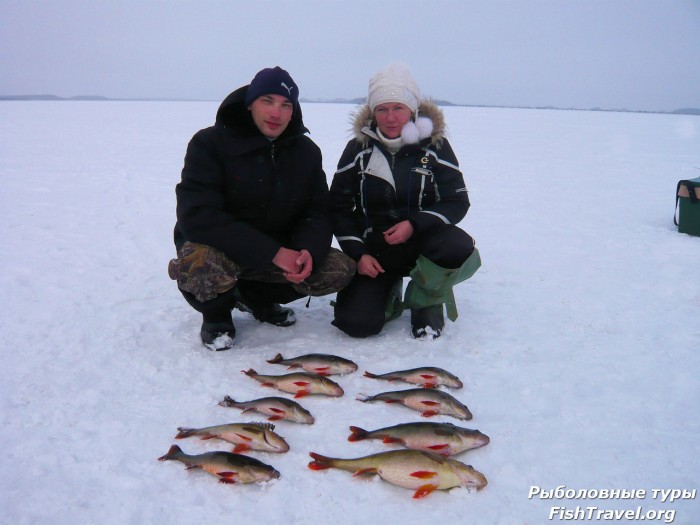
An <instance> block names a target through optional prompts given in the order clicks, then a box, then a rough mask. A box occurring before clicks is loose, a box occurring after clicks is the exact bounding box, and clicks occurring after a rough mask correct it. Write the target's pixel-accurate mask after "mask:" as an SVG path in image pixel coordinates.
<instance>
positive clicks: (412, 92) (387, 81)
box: [367, 63, 420, 113]
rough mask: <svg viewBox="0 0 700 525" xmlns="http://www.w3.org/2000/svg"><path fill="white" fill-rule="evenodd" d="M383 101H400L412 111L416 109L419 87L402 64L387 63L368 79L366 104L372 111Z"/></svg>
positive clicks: (418, 99)
mask: <svg viewBox="0 0 700 525" xmlns="http://www.w3.org/2000/svg"><path fill="white" fill-rule="evenodd" d="M385 102H400V103H401V104H406V105H407V106H408V107H409V108H410V109H411V111H412V112H413V113H415V112H416V111H418V105H419V104H420V89H419V88H418V84H416V81H415V80H414V79H413V76H412V75H411V72H410V71H409V70H408V67H406V66H405V65H404V64H400V63H395V64H389V65H388V66H385V67H384V68H382V69H381V70H380V71H379V72H377V74H376V75H374V76H373V77H372V78H370V79H369V90H368V93H367V104H368V105H369V107H370V109H371V110H372V112H374V108H376V107H377V106H378V105H380V104H384V103H385Z"/></svg>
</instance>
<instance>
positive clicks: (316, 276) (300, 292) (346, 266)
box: [178, 248, 355, 323]
mask: <svg viewBox="0 0 700 525" xmlns="http://www.w3.org/2000/svg"><path fill="white" fill-rule="evenodd" d="M354 273H355V264H354V261H353V260H352V259H350V258H349V257H348V256H347V255H345V254H344V253H342V252H341V251H340V250H336V249H334V248H331V250H330V252H329V253H328V256H327V257H326V259H325V260H324V261H323V263H322V264H320V265H319V266H316V267H315V268H314V271H313V272H312V273H311V275H310V276H309V277H308V278H307V279H306V280H305V281H304V282H302V283H300V284H293V283H290V282H289V281H287V280H286V279H285V278H284V275H283V272H282V270H280V269H279V268H277V267H273V266H270V268H268V269H265V270H242V271H241V272H240V274H239V275H238V281H237V283H236V286H235V288H232V289H230V290H228V291H227V292H224V293H221V294H219V295H217V296H216V297H214V298H213V299H210V300H208V301H199V300H197V298H196V297H195V296H194V294H192V293H190V292H188V291H186V290H183V289H182V288H178V290H180V293H181V294H182V295H183V296H184V298H185V300H186V301H187V302H188V303H189V305H190V306H191V307H192V308H194V309H195V310H197V311H198V312H200V313H201V314H202V315H203V316H204V320H205V321H207V322H210V323H220V322H231V310H232V309H233V308H234V307H235V306H236V302H238V301H239V300H240V298H241V296H242V297H244V298H250V299H252V300H253V302H254V303H255V304H270V303H278V304H287V303H290V302H292V301H295V300H297V299H301V298H302V297H306V296H321V295H328V294H331V293H335V292H337V291H338V290H340V289H342V288H343V287H345V286H346V285H347V284H348V283H349V282H350V279H352V276H353V275H354Z"/></svg>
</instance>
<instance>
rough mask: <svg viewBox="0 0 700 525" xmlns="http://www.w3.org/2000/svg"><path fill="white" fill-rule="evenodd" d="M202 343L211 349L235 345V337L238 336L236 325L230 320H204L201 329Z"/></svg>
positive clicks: (221, 348) (217, 349)
mask: <svg viewBox="0 0 700 525" xmlns="http://www.w3.org/2000/svg"><path fill="white" fill-rule="evenodd" d="M199 335H200V337H201V338H202V343H203V344H204V346H206V347H207V348H208V349H209V350H215V351H221V350H228V349H229V348H231V347H232V346H233V339H234V338H235V337H236V327H235V326H233V322H231V321H230V320H229V321H207V319H206V318H205V319H204V320H203V321H202V328H201V330H200V331H199Z"/></svg>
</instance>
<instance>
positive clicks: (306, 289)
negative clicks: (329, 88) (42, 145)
mask: <svg viewBox="0 0 700 525" xmlns="http://www.w3.org/2000/svg"><path fill="white" fill-rule="evenodd" d="M307 132H308V130H307V129H306V128H305V127H304V124H303V120H302V113H301V107H300V106H299V89H298V87H297V85H296V83H295V82H294V80H292V77H291V76H290V75H289V74H288V73H287V72H286V71H285V70H283V69H281V68H279V67H275V68H268V69H263V70H261V71H260V72H258V73H257V74H256V76H255V78H253V80H252V82H251V83H250V85H248V86H243V87H241V88H239V89H237V90H236V91H234V92H233V93H231V94H230V95H229V96H228V97H226V99H225V100H224V101H223V102H222V103H221V105H220V107H219V109H218V111H217V114H216V123H215V125H214V126H211V127H209V128H206V129H203V130H200V131H199V132H197V133H196V134H195V135H194V137H193V138H192V140H191V141H190V143H189V145H188V148H187V154H186V156H185V165H184V168H183V170H182V180H181V182H180V183H179V184H178V185H177V186H176V189H175V191H176V196H177V224H176V225H175V246H176V248H177V250H178V258H177V259H173V260H172V261H171V262H170V265H169V268H168V270H169V274H170V277H171V278H172V279H175V280H177V282H178V287H179V289H180V291H181V292H182V294H183V296H184V297H185V299H186V300H187V302H188V303H189V304H190V305H191V306H192V307H193V308H194V309H195V310H197V311H199V312H201V313H202V314H203V322H202V328H201V332H200V333H201V338H202V342H203V343H204V344H205V345H207V346H208V347H210V348H212V349H215V350H223V349H227V348H230V347H231V344H232V342H233V338H234V336H235V333H236V330H235V327H234V325H233V322H232V319H231V310H232V309H233V308H239V309H241V310H244V311H247V312H250V313H252V314H253V316H254V317H255V318H256V319H258V320H259V321H261V322H268V323H272V324H274V325H277V326H289V325H291V324H294V322H295V321H296V319H295V317H294V312H293V310H291V309H290V308H285V307H282V306H280V305H279V303H283V304H284V303H288V302H291V301H293V300H295V299H299V298H301V297H304V296H307V295H309V296H311V295H314V296H318V295H326V294H330V293H335V292H337V291H338V290H340V289H342V288H343V287H344V286H345V285H346V284H347V283H348V282H349V281H350V279H351V278H352V276H353V274H354V272H355V264H354V261H352V260H351V259H350V258H349V257H347V256H345V255H344V254H343V253H341V252H340V251H338V250H335V249H333V248H331V240H332V225H331V221H330V218H329V215H328V184H327V182H326V175H325V173H324V172H323V168H322V160H321V151H320V149H319V148H318V146H317V145H316V144H315V143H314V142H313V141H312V140H311V139H309V138H308V137H307V136H305V133H307Z"/></svg>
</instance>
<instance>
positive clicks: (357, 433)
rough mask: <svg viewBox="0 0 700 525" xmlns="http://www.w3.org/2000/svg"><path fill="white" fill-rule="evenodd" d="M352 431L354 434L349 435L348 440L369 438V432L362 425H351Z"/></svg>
mask: <svg viewBox="0 0 700 525" xmlns="http://www.w3.org/2000/svg"><path fill="white" fill-rule="evenodd" d="M350 431H351V432H352V434H350V436H349V437H348V441H362V440H363V439H367V435H368V434H369V432H367V431H366V430H364V429H362V428H360V427H350Z"/></svg>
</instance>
